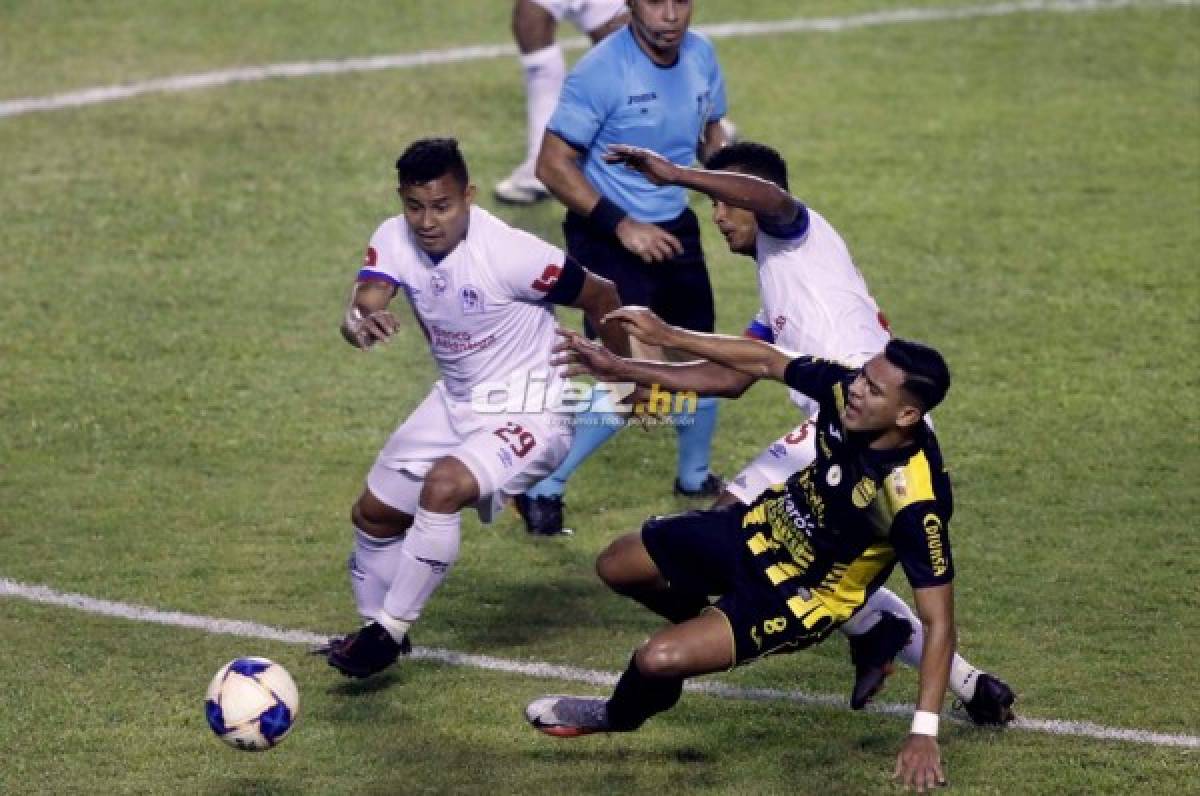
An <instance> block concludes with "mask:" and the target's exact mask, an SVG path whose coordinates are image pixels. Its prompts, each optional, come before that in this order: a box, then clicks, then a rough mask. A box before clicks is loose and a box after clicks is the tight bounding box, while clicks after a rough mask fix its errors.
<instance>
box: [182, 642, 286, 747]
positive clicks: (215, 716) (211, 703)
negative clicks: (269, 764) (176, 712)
mask: <svg viewBox="0 0 1200 796" xmlns="http://www.w3.org/2000/svg"><path fill="white" fill-rule="evenodd" d="M299 711H300V694H299V692H298V691H297V690H296V683H295V681H293V680H292V676H291V675H290V674H288V673H287V669H285V668H283V667H282V666H280V665H279V664H278V663H275V662H274V661H270V660H267V659H266V658H237V659H235V660H232V661H230V662H229V663H227V664H225V665H224V666H222V667H221V671H219V672H217V675H216V676H215V677H213V679H212V683H210V684H209V686H208V694H207V695H206V696H205V698H204V714H205V716H206V717H207V718H208V726H209V727H212V731H213V732H215V733H216V734H217V737H218V738H220V739H221V740H222V741H224V742H225V743H227V744H229V745H230V746H233V747H236V748H238V749H243V750H245V751H248V752H261V751H263V750H264V749H270V748H271V747H272V746H274V745H275V744H277V743H279V742H280V741H282V740H283V736H285V735H287V734H288V730H290V729H292V724H294V723H295V721H296V716H297V715H298V714H299Z"/></svg>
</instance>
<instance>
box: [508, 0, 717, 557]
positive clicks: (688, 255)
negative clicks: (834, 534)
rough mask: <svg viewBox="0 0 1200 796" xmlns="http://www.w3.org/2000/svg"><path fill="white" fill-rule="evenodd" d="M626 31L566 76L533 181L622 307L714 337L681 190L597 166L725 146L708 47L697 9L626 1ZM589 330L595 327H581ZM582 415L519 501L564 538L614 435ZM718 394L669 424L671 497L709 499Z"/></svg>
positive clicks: (577, 252) (687, 159)
mask: <svg viewBox="0 0 1200 796" xmlns="http://www.w3.org/2000/svg"><path fill="white" fill-rule="evenodd" d="M627 2H628V5H629V12H630V21H629V24H628V25H627V26H626V27H625V28H623V29H622V30H619V31H617V32H616V33H613V34H612V35H610V36H609V37H608V38H606V39H604V40H603V41H602V42H600V43H599V44H597V45H596V46H595V47H593V48H592V49H591V50H590V51H589V52H588V53H587V54H586V55H585V56H584V57H583V58H582V59H581V60H580V61H579V63H578V64H576V66H575V68H574V69H572V70H571V73H570V74H569V75H568V76H567V81H566V84H565V85H564V86H563V91H562V94H561V95H560V97H559V101H558V107H557V108H556V109H555V111H554V115H553V116H552V117H551V118H550V122H549V124H548V125H547V126H546V135H545V138H544V139H543V141H542V148H541V153H540V155H539V156H538V161H537V177H538V179H539V180H541V181H542V182H543V183H544V184H545V185H546V187H547V188H548V189H549V190H550V192H551V193H553V194H554V195H555V196H556V197H557V198H558V199H559V200H560V201H561V202H562V203H563V204H565V205H566V206H567V218H566V221H565V222H563V232H564V235H565V237H566V243H567V252H568V253H569V254H570V255H571V256H572V257H574V258H575V259H576V260H578V261H579V262H580V263H581V264H582V265H584V266H585V267H586V268H588V269H589V270H591V271H593V272H594V273H597V274H599V275H601V276H604V277H607V278H608V279H611V280H612V281H613V282H614V283H616V286H617V292H618V293H619V294H620V297H621V301H622V303H624V304H640V305H644V306H647V307H650V308H652V309H653V310H654V311H655V312H657V313H658V314H659V315H660V316H661V317H662V318H663V319H664V320H666V321H667V322H668V323H671V324H674V325H677V326H682V327H684V328H686V329H691V330H694V331H699V332H711V331H713V323H714V313H713V296H712V285H711V284H710V283H709V280H708V271H707V269H706V268H705V265H704V252H703V251H702V250H701V248H700V227H699V223H698V222H697V220H696V215H695V213H693V212H692V211H691V210H690V209H689V208H688V205H687V193H686V191H685V190H684V189H682V188H680V187H678V186H662V185H654V184H653V183H651V182H649V181H648V180H647V179H646V178H645V177H644V176H642V175H641V174H638V173H637V172H635V171H633V170H632V169H628V168H626V167H624V166H622V165H613V164H609V163H606V162H605V161H604V154H605V152H606V151H607V149H608V147H609V146H610V145H612V144H631V145H634V146H641V147H646V148H647V149H652V150H654V151H655V152H658V153H659V154H661V155H663V156H664V157H667V158H669V159H670V160H672V161H673V162H675V163H678V164H679V165H681V166H688V165H691V164H692V163H694V162H695V161H696V159H697V157H699V158H700V159H701V160H705V159H707V157H708V156H709V155H711V154H712V153H713V152H715V151H716V150H718V149H720V148H721V147H722V146H724V145H725V144H726V143H727V141H726V130H725V128H724V127H723V126H722V124H721V120H722V118H723V117H724V116H725V81H724V78H723V77H722V75H721V68H720V66H719V65H718V64H717V57H716V53H715V52H714V51H713V47H712V44H711V43H710V42H709V41H708V40H707V39H705V38H704V37H702V36H699V35H697V34H695V33H691V32H689V31H688V25H689V24H690V22H691V17H692V9H693V5H694V3H692V2H684V1H683V0H627ZM588 331H589V333H590V332H591V331H593V330H590V329H589V330H588ZM603 410H604V407H595V406H594V407H593V408H592V410H591V411H589V412H587V413H585V414H583V415H581V416H580V417H579V420H578V424H577V426H576V432H575V441H574V444H573V445H572V447H571V452H570V454H568V456H567V458H566V460H565V461H564V462H563V463H562V465H561V466H560V467H559V469H558V470H556V471H555V472H554V473H552V474H551V475H550V476H549V477H548V478H546V479H545V480H544V481H542V482H541V483H538V484H536V485H535V486H534V487H533V488H532V489H530V490H529V491H528V492H527V493H526V494H524V495H520V496H518V497H517V499H516V506H517V509H518V510H519V511H520V513H521V516H522V517H523V518H524V519H525V524H526V527H527V529H528V530H529V531H530V532H531V533H536V534H545V535H553V534H558V533H563V532H564V529H563V519H562V511H563V501H562V495H563V492H564V491H565V489H566V482H567V479H568V478H569V477H570V475H571V473H572V472H573V471H574V470H575V469H576V468H577V467H578V466H579V465H580V464H581V463H582V462H583V461H584V459H586V458H587V457H588V456H589V455H590V454H591V453H592V451H594V450H596V449H597V448H598V447H600V445H601V444H603V443H604V441H605V440H607V439H608V438H609V437H611V436H612V435H613V434H615V433H616V432H617V430H619V428H620V427H621V426H620V423H619V422H613V420H614V418H612V417H611V413H608V412H605V411H603ZM716 421H717V403H716V399H715V398H702V399H700V401H699V405H698V407H697V409H696V411H695V412H694V413H690V414H688V415H687V416H685V417H680V418H677V419H676V424H675V428H676V430H677V431H678V433H679V464H678V471H677V478H676V481H675V492H676V494H679V495H685V496H689V497H708V496H712V497H716V496H717V495H719V494H720V492H721V489H722V488H723V486H724V485H723V483H722V481H721V479H720V478H719V477H717V476H716V475H714V474H713V473H712V472H711V471H710V470H709V449H710V447H711V444H712V436H713V432H714V431H715V429H716Z"/></svg>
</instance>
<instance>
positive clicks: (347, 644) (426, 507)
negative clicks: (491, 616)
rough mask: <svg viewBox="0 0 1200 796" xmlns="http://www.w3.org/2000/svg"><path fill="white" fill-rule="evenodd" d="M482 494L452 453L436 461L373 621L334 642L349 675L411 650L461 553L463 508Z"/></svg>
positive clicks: (332, 657) (334, 659)
mask: <svg viewBox="0 0 1200 796" xmlns="http://www.w3.org/2000/svg"><path fill="white" fill-rule="evenodd" d="M478 499H479V485H478V483H477V482H476V480H475V476H474V475H472V474H471V471H470V470H468V469H467V466H466V465H465V464H463V463H462V462H461V461H459V460H458V459H456V458H454V457H453V456H446V457H443V458H441V459H439V460H437V462H435V463H434V465H433V467H432V468H431V469H430V471H429V472H428V473H427V474H426V476H425V479H424V483H423V484H422V486H421V493H420V497H419V500H418V506H417V512H416V514H415V515H414V516H413V517H412V522H411V525H410V526H409V527H408V528H407V530H406V532H404V537H403V540H402V541H401V543H400V549H399V556H398V561H397V564H396V567H395V574H394V576H393V578H392V582H391V584H390V586H389V587H388V590H387V593H386V594H385V595H384V597H383V604H382V606H381V608H380V610H379V611H378V613H377V614H376V615H375V616H374V621H371V622H369V623H367V624H366V625H365V626H364V627H363V628H361V629H360V630H358V631H357V632H356V633H352V634H350V635H349V636H347V637H346V638H345V639H342V640H340V641H337V642H333V643H331V644H330V646H329V650H328V661H329V664H330V665H331V666H333V667H334V668H335V669H337V670H338V671H340V672H342V673H343V674H345V675H346V676H348V677H369V676H370V675H372V674H376V673H377V672H380V671H382V670H384V669H386V668H387V667H388V666H390V665H392V664H393V663H394V662H395V661H396V659H397V658H398V657H399V656H400V655H403V654H406V653H407V652H408V650H409V649H411V643H410V642H409V640H408V629H409V627H410V626H411V625H412V623H413V622H415V621H416V620H417V618H418V617H419V616H420V614H421V610H422V609H423V608H424V607H425V603H426V602H428V601H429V598H430V597H431V596H432V595H433V592H434V591H435V590H436V589H437V587H438V586H439V585H440V584H441V582H442V581H443V580H444V579H445V577H446V573H447V572H448V571H449V569H450V567H451V566H453V564H454V562H455V561H456V560H457V558H458V549H459V543H460V541H461V537H462V533H461V527H460V525H461V518H460V516H459V512H460V511H461V509H462V508H463V507H464V506H467V505H470V504H472V503H474V502H476V501H477V500H478ZM371 508H374V507H373V506H371ZM392 530H394V528H392Z"/></svg>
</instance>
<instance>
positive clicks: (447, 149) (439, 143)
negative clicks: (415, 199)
mask: <svg viewBox="0 0 1200 796" xmlns="http://www.w3.org/2000/svg"><path fill="white" fill-rule="evenodd" d="M446 174H452V175H454V178H455V179H456V180H458V181H459V183H460V184H461V185H462V186H463V187H466V186H467V185H468V184H469V183H470V177H468V175H467V162H466V161H465V160H463V156H462V152H460V151H459V149H458V141H457V139H454V138H422V139H420V140H418V141H413V142H412V143H411V144H409V145H408V149H406V150H404V154H402V155H401V156H400V159H399V160H397V161H396V175H397V176H398V177H399V179H400V184H401V185H421V184H423V183H427V182H430V181H432V180H436V179H437V178H439V177H442V176H444V175H446Z"/></svg>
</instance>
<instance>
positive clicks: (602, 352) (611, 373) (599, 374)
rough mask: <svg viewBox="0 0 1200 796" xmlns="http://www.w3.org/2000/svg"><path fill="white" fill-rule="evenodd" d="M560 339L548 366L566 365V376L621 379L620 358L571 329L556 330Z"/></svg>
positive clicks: (610, 379)
mask: <svg viewBox="0 0 1200 796" xmlns="http://www.w3.org/2000/svg"><path fill="white" fill-rule="evenodd" d="M558 334H559V337H561V338H562V339H561V340H559V341H558V343H556V344H555V346H554V350H553V352H552V353H553V357H552V358H551V359H550V364H551V365H554V366H555V367H559V366H562V365H566V367H567V370H566V375H567V377H568V378H570V377H573V376H595V377H596V378H597V379H599V380H601V381H618V380H620V379H621V378H622V375H621V372H620V368H621V358H620V357H618V356H617V355H616V354H614V353H613V352H611V351H609V350H608V349H607V348H605V347H604V346H602V345H600V344H599V343H597V342H596V341H595V340H589V339H587V338H586V337H584V336H583V335H581V334H580V333H579V332H576V331H572V330H571V329H562V328H559V329H558Z"/></svg>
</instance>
